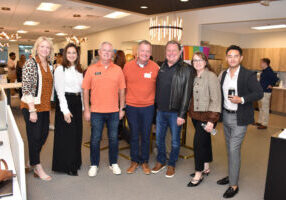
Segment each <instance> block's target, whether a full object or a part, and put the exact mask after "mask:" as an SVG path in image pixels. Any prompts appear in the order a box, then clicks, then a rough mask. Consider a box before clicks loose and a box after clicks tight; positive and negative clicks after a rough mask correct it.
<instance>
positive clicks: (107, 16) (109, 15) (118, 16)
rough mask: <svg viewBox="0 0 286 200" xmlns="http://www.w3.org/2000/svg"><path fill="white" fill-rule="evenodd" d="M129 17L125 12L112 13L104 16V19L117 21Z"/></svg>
mask: <svg viewBox="0 0 286 200" xmlns="http://www.w3.org/2000/svg"><path fill="white" fill-rule="evenodd" d="M128 15H130V14H129V13H125V12H118V11H116V12H112V13H109V14H108V15H105V16H104V17H106V18H111V19H119V18H122V17H126V16H128Z"/></svg>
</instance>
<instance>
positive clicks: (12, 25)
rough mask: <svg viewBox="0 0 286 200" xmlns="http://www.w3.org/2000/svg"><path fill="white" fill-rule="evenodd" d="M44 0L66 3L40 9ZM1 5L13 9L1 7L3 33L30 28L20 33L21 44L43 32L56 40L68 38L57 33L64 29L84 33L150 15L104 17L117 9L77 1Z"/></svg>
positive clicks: (14, 0) (15, 0) (0, 1)
mask: <svg viewBox="0 0 286 200" xmlns="http://www.w3.org/2000/svg"><path fill="white" fill-rule="evenodd" d="M41 2H51V3H58V4H61V5H62V6H61V7H60V8H59V9H58V10H56V11H55V12H44V11H38V10H36V8H37V7H38V6H39V5H40V3H41ZM0 7H10V8H11V10H10V11H3V10H1V9H0V27H4V30H0V32H2V31H5V32H8V33H15V32H16V31H17V30H26V31H29V32H28V33H26V34H19V35H20V36H21V37H22V38H21V39H20V40H19V43H21V42H22V43H27V42H32V41H34V40H35V39H36V38H37V37H39V36H42V35H44V36H47V37H52V38H54V41H61V40H64V37H63V36H56V35H55V34H56V33H59V32H63V33H67V34H74V35H76V36H84V35H87V34H90V33H94V32H98V31H102V30H105V29H110V28H114V27H118V26H123V25H127V24H131V23H135V22H139V21H142V20H145V19H148V17H146V16H143V15H139V14H133V13H131V15H129V16H127V17H124V18H121V19H108V18H104V17H103V16H104V15H106V14H109V13H111V12H114V11H116V10H115V9H110V8H105V7H102V6H94V5H91V4H88V3H83V2H80V1H75V0H73V1H71V0H43V1H42V0H0ZM74 14H80V15H81V17H80V18H74V17H73V15H74ZM24 21H38V22H40V24H39V25H37V26H25V25H23V22H24ZM76 25H87V26H90V27H91V28H89V29H86V30H75V29H72V27H73V26H76ZM45 30H49V32H48V33H46V32H45Z"/></svg>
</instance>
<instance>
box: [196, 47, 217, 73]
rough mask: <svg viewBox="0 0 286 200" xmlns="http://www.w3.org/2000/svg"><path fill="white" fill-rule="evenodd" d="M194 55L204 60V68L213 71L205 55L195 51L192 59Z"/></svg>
mask: <svg viewBox="0 0 286 200" xmlns="http://www.w3.org/2000/svg"><path fill="white" fill-rule="evenodd" d="M194 56H199V57H200V58H201V59H203V60H204V61H205V62H206V66H205V68H207V69H208V70H209V71H211V72H214V71H213V69H212V68H211V65H210V64H209V60H208V58H207V56H206V55H205V54H204V53H203V52H200V51H197V52H195V53H194V55H193V59H194ZM193 59H192V66H194V63H193Z"/></svg>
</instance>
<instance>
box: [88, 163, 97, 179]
mask: <svg viewBox="0 0 286 200" xmlns="http://www.w3.org/2000/svg"><path fill="white" fill-rule="evenodd" d="M97 171H98V167H97V166H96V165H92V166H90V168H89V170H88V176H90V177H94V176H96V174H97Z"/></svg>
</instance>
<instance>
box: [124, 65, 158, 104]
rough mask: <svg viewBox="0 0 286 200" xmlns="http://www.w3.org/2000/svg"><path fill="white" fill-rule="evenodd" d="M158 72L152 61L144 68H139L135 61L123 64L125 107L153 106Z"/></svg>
mask: <svg viewBox="0 0 286 200" xmlns="http://www.w3.org/2000/svg"><path fill="white" fill-rule="evenodd" d="M158 71H159V66H158V65H157V64H156V63H155V62H153V61H152V60H149V61H148V63H147V65H145V66H144V67H140V66H139V65H138V64H137V60H132V61H130V62H128V63H126V64H125V66H124V68H123V73H124V76H125V80H126V86H127V87H126V104H127V105H130V106H134V107H146V106H151V105H153V104H154V101H155V92H156V78H157V75H158Z"/></svg>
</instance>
